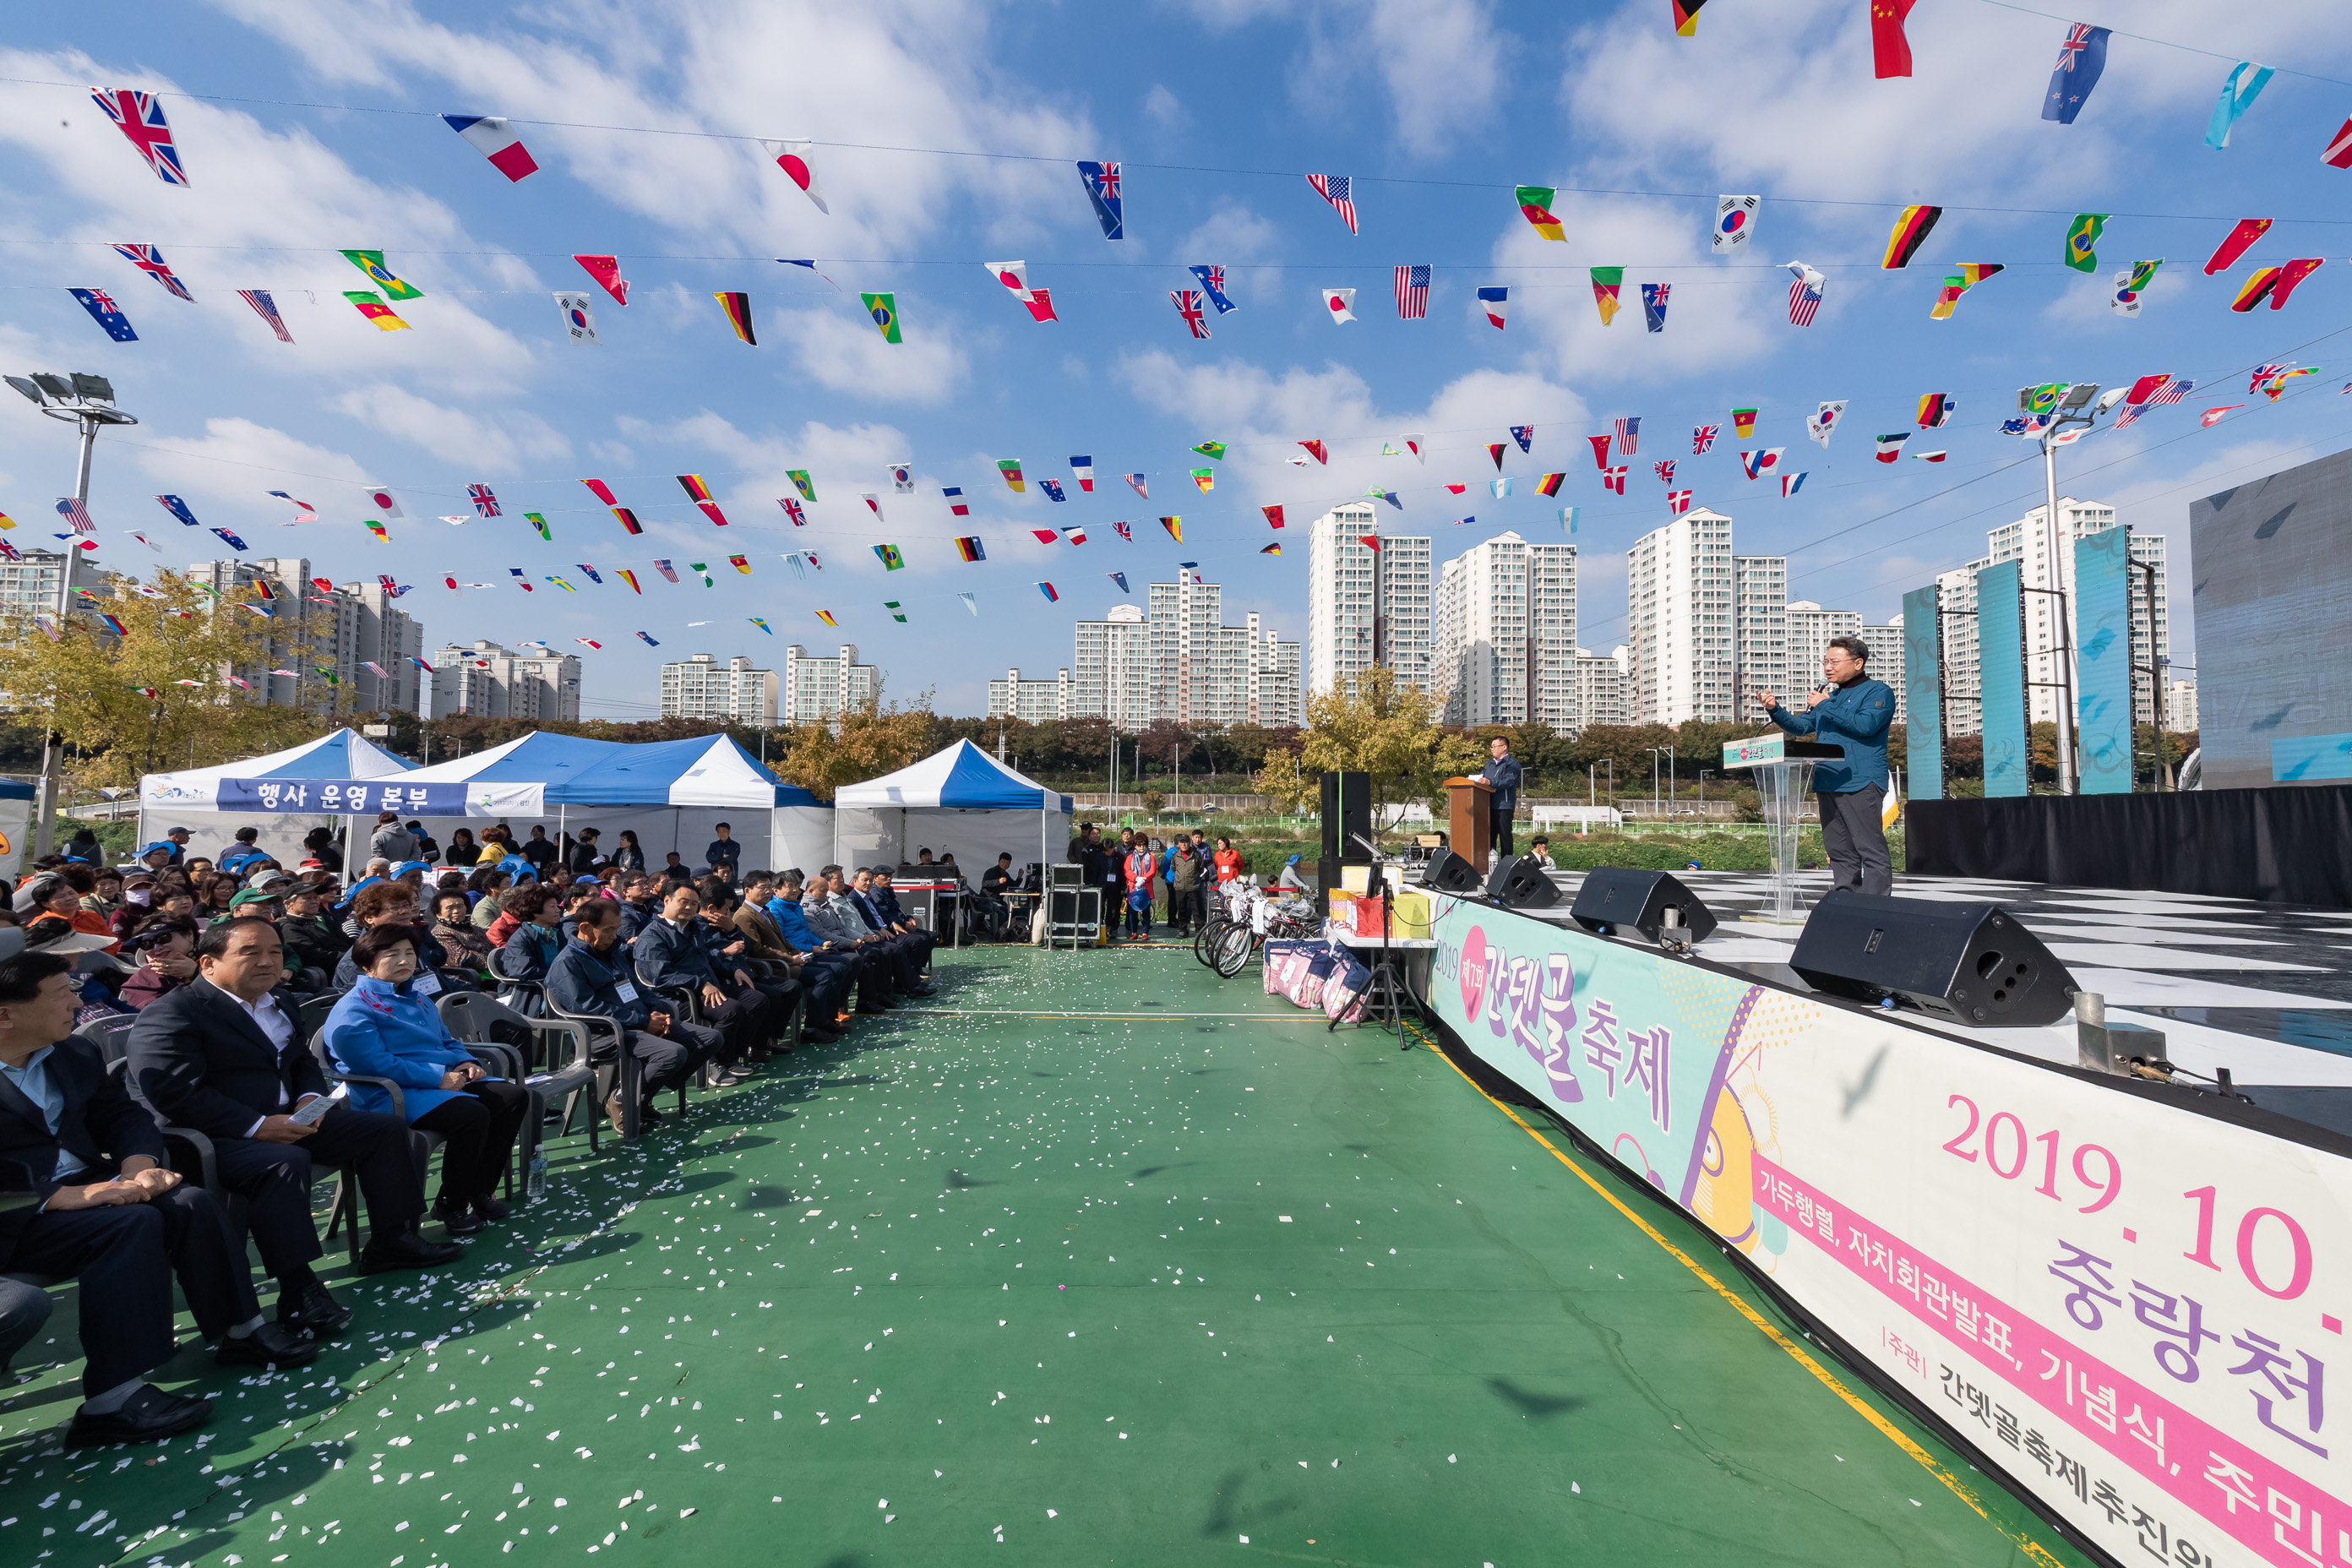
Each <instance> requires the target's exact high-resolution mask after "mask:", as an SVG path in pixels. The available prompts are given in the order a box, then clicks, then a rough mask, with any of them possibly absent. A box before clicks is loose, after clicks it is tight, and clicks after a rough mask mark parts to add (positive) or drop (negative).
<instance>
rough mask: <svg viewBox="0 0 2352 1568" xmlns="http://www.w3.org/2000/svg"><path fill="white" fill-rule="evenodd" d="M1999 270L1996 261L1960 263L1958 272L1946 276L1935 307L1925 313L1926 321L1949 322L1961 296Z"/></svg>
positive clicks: (1999, 265) (2000, 268)
mask: <svg viewBox="0 0 2352 1568" xmlns="http://www.w3.org/2000/svg"><path fill="white" fill-rule="evenodd" d="M2001 270H2003V268H2002V264H2001V263H2000V262H1998V261H1964V262H1962V263H1961V264H1960V269H1959V270H1958V272H1953V273H1949V274H1947V275H1946V277H1945V279H1944V286H1943V288H1942V289H1938V290H1937V294H1936V303H1935V307H1934V308H1933V309H1932V310H1929V311H1928V312H1927V319H1928V320H1929V321H1950V320H1951V319H1952V312H1953V311H1954V310H1957V309H1958V308H1959V303H1960V296H1961V295H1963V294H1965V293H1967V292H1968V291H1969V289H1973V288H1975V287H1976V286H1977V285H1978V284H1979V283H1981V282H1983V281H1984V280H1985V279H1988V278H1990V277H1991V276H1992V275H1993V274H1994V273H1996V272H1999V271H2001Z"/></svg>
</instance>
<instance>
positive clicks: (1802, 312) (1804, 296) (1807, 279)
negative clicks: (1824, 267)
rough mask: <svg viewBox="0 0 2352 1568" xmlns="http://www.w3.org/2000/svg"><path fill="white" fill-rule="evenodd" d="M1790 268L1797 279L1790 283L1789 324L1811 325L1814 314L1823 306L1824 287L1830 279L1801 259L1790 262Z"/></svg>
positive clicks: (1796, 325) (1797, 325)
mask: <svg viewBox="0 0 2352 1568" xmlns="http://www.w3.org/2000/svg"><path fill="white" fill-rule="evenodd" d="M1789 270H1790V272H1793V273H1795V274H1796V279H1797V280H1796V281H1795V282H1793V283H1791V284H1790V285H1789V324H1790V326H1792V327H1810V326H1811V325H1812V324H1813V316H1814V314H1815V313H1816V312H1817V311H1819V310H1821V308H1822V287H1823V286H1824V285H1825V284H1827V283H1828V282H1829V279H1827V278H1826V277H1824V276H1823V275H1822V274H1821V273H1819V272H1816V271H1814V270H1813V269H1812V268H1810V267H1808V266H1806V265H1805V264H1804V263H1803V262H1801V261H1791V262H1790V263H1789Z"/></svg>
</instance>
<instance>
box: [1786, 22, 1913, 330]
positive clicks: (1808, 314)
mask: <svg viewBox="0 0 2352 1568" xmlns="http://www.w3.org/2000/svg"><path fill="white" fill-rule="evenodd" d="M1876 3H1877V4H1879V5H1885V4H1886V3H1887V0H1876ZM1782 265H1783V266H1785V267H1787V268H1788V269H1789V270H1790V272H1791V273H1793V274H1795V276H1796V281H1795V282H1793V283H1791V284H1790V285H1789V324H1790V326H1792V327H1810V326H1811V325H1812V324H1813V317H1814V316H1816V315H1817V314H1819V313H1820V311H1821V308H1822V290H1823V289H1826V288H1828V287H1829V281H1830V280H1829V279H1828V277H1827V276H1826V275H1825V274H1823V273H1821V272H1818V271H1816V270H1815V269H1813V268H1811V267H1808V266H1806V265H1805V264H1804V263H1803V262H1801V261H1790V262H1784V263H1782Z"/></svg>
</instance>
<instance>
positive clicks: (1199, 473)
mask: <svg viewBox="0 0 2352 1568" xmlns="http://www.w3.org/2000/svg"><path fill="white" fill-rule="evenodd" d="M1192 482H1193V484H1195V485H1197V486H1199V487H1200V490H1201V493H1202V495H1207V494H1208V493H1209V492H1210V491H1211V490H1213V489H1216V488H1217V470H1216V469H1214V468H1194V469H1193V470H1192Z"/></svg>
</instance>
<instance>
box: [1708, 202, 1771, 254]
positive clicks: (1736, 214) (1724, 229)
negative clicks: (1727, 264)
mask: <svg viewBox="0 0 2352 1568" xmlns="http://www.w3.org/2000/svg"><path fill="white" fill-rule="evenodd" d="M1763 200H1764V198H1763V197H1761V196H1717V197H1716V198H1715V242H1714V247H1715V248H1716V249H1717V250H1734V249H1737V248H1738V247H1741V246H1744V245H1746V244H1747V243H1748V239H1749V238H1750V237H1752V236H1753V235H1754V234H1755V232H1756V209H1757V208H1758V207H1759V205H1762V203H1763Z"/></svg>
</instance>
